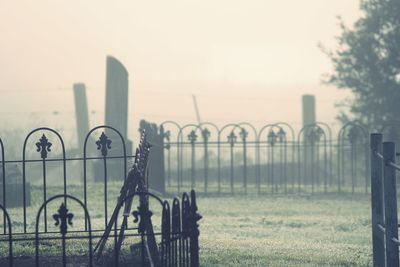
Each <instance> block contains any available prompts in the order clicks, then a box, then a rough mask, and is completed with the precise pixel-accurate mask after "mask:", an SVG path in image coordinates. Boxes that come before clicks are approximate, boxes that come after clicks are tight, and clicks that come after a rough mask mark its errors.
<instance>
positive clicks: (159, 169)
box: [139, 120, 165, 194]
mask: <svg viewBox="0 0 400 267" xmlns="http://www.w3.org/2000/svg"><path fill="white" fill-rule="evenodd" d="M142 130H145V132H146V135H147V139H148V140H149V142H150V144H151V145H152V147H151V153H150V156H149V163H148V172H149V176H148V179H149V180H148V183H149V188H150V189H151V190H155V191H157V192H159V193H162V194H164V193H165V172H164V149H163V148H164V128H163V127H162V126H161V127H160V128H158V127H157V124H155V123H149V122H147V121H145V120H141V121H140V129H139V131H142Z"/></svg>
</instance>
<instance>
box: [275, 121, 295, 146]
mask: <svg viewBox="0 0 400 267" xmlns="http://www.w3.org/2000/svg"><path fill="white" fill-rule="evenodd" d="M275 124H276V125H277V126H282V125H283V126H286V127H287V128H288V129H289V130H290V134H291V137H292V138H291V140H292V141H293V142H294V141H295V138H296V136H295V133H294V129H293V126H291V125H290V124H289V123H287V122H283V121H278V122H277V123H275Z"/></svg>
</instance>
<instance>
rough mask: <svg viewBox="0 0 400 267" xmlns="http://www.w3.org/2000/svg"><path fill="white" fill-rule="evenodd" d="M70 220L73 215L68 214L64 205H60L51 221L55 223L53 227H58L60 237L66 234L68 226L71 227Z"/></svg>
mask: <svg viewBox="0 0 400 267" xmlns="http://www.w3.org/2000/svg"><path fill="white" fill-rule="evenodd" d="M72 218H74V214H72V213H69V212H68V209H67V207H65V205H64V203H61V206H60V208H59V209H58V213H56V214H53V219H54V220H55V221H56V222H55V223H54V225H55V226H58V225H59V226H60V233H61V235H62V236H65V235H66V234H67V232H68V225H71V226H72Z"/></svg>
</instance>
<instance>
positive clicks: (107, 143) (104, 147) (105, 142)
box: [96, 132, 112, 157]
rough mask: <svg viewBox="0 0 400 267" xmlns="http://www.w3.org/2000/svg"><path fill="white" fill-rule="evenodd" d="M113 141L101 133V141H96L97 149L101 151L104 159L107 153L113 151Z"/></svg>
mask: <svg viewBox="0 0 400 267" xmlns="http://www.w3.org/2000/svg"><path fill="white" fill-rule="evenodd" d="M111 143H112V141H111V140H110V139H108V136H107V135H105V133H104V132H102V133H101V135H100V138H99V140H97V141H96V145H97V149H98V150H101V155H102V156H103V157H105V156H107V152H108V150H109V149H111Z"/></svg>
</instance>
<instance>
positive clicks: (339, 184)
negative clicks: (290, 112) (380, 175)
mask: <svg viewBox="0 0 400 267" xmlns="http://www.w3.org/2000/svg"><path fill="white" fill-rule="evenodd" d="M160 133H162V134H163V138H164V139H163V144H162V146H163V147H164V160H165V179H166V186H167V191H169V192H176V191H177V192H180V191H182V190H187V189H188V188H196V190H197V191H198V192H201V193H207V194H226V193H228V194H236V193H238V194H264V193H270V194H277V193H280V194H287V193H330V192H351V193H357V192H364V193H368V192H369V186H370V185H369V183H370V182H369V178H368V177H369V140H368V134H369V133H368V129H367V128H366V127H365V126H363V125H362V124H360V123H358V122H349V123H347V124H345V125H344V126H343V127H342V128H341V129H340V130H339V132H338V134H337V135H336V134H335V135H333V133H332V130H331V128H330V127H329V125H328V124H325V123H322V122H317V123H315V124H312V125H307V126H305V127H303V128H301V129H300V130H299V131H297V132H296V131H295V130H294V128H293V127H292V126H291V125H289V124H287V123H284V122H278V123H273V124H267V125H265V126H263V127H261V128H259V129H257V128H256V127H254V126H253V125H251V124H250V123H231V124H227V125H224V126H222V127H218V126H217V125H215V124H213V123H209V122H206V123H202V124H200V125H196V124H187V125H183V126H181V125H179V124H178V123H176V122H174V121H166V122H164V123H161V124H160Z"/></svg>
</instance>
